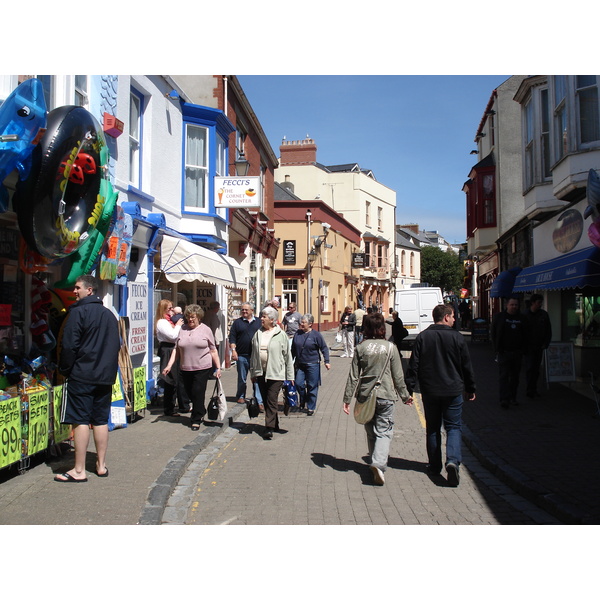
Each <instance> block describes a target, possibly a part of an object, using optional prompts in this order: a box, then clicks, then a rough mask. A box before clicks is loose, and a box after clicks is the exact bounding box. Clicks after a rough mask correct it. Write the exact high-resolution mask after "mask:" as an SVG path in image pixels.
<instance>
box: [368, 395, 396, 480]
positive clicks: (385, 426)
mask: <svg viewBox="0 0 600 600" xmlns="http://www.w3.org/2000/svg"><path fill="white" fill-rule="evenodd" d="M365 431H366V432H367V446H368V448H369V456H370V457H371V465H373V466H374V467H377V468H379V469H381V470H382V471H385V469H386V467H387V462H388V457H389V455H390V445H391V443H392V438H393V437H394V401H393V400H386V399H384V398H377V406H376V407H375V416H374V417H373V418H372V419H371V420H370V421H369V422H368V423H365Z"/></svg>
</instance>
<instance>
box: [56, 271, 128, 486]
mask: <svg viewBox="0 0 600 600" xmlns="http://www.w3.org/2000/svg"><path fill="white" fill-rule="evenodd" d="M97 290H98V282H97V280H96V278H95V277H92V276H91V275H82V276H81V277H79V278H78V279H77V281H76V282H75V286H74V289H73V293H74V294H75V297H76V298H77V301H76V302H75V303H74V304H72V305H71V306H70V307H69V310H68V313H67V318H66V320H65V323H64V325H63V329H62V336H61V347H60V351H59V357H58V370H59V372H60V373H61V375H63V376H64V377H65V382H64V384H63V405H62V414H61V419H60V422H61V423H64V424H69V425H72V426H73V438H74V445H75V466H74V467H73V468H72V469H71V470H70V471H67V472H66V473H61V474H59V475H56V476H55V477H54V480H55V481H60V482H62V483H82V482H85V481H87V475H86V471H85V459H86V455H87V447H88V444H89V441H90V425H91V426H92V428H93V429H92V433H93V437H94V444H95V446H96V475H98V477H108V467H107V466H106V452H107V449H108V419H109V415H110V404H111V398H112V387H113V385H114V383H115V380H116V378H117V370H118V360H119V350H120V349H121V339H120V336H119V325H118V322H117V319H116V318H115V315H114V314H113V313H112V312H111V311H110V310H109V309H108V308H105V307H104V306H103V304H102V300H100V298H99V297H98V296H97Z"/></svg>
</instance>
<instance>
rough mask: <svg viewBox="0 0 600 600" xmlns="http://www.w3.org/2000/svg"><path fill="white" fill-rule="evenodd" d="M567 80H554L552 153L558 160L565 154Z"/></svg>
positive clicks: (559, 76) (559, 77) (561, 76)
mask: <svg viewBox="0 0 600 600" xmlns="http://www.w3.org/2000/svg"><path fill="white" fill-rule="evenodd" d="M567 134H568V131H567V78H566V76H565V75H557V76H556V77H555V78H554V153H555V158H556V160H557V161H558V160H560V159H561V158H562V157H563V156H565V155H566V153H567V148H568V145H567Z"/></svg>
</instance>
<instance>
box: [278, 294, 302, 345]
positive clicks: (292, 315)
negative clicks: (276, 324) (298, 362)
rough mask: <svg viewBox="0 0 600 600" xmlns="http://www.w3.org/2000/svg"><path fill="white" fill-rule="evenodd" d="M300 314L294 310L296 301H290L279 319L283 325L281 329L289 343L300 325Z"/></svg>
mask: <svg viewBox="0 0 600 600" xmlns="http://www.w3.org/2000/svg"><path fill="white" fill-rule="evenodd" d="M301 318H302V315H301V314H300V313H299V312H298V311H297V310H296V303H295V302H290V303H289V304H288V310H287V312H286V313H285V315H283V319H282V320H281V324H282V325H283V330H284V331H285V333H286V334H287V336H288V338H289V340H290V343H291V340H292V339H293V337H294V334H295V333H296V331H298V327H299V326H300V319H301Z"/></svg>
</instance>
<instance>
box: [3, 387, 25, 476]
mask: <svg viewBox="0 0 600 600" xmlns="http://www.w3.org/2000/svg"><path fill="white" fill-rule="evenodd" d="M20 458H21V400H20V398H8V399H7V400H2V401H1V402H0V469H2V468H3V467H7V466H8V465H10V464H12V463H14V462H17V461H18V460H19V459H20Z"/></svg>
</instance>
